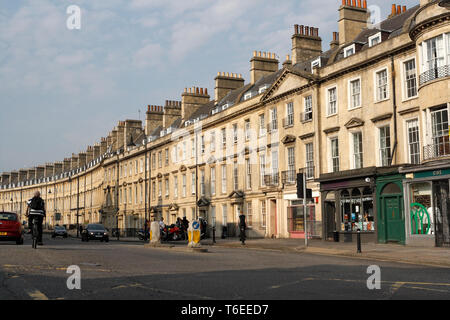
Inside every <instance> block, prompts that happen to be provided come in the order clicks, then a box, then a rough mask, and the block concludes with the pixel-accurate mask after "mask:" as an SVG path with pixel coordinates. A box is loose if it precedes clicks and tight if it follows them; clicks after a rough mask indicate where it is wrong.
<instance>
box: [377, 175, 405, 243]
mask: <svg viewBox="0 0 450 320" xmlns="http://www.w3.org/2000/svg"><path fill="white" fill-rule="evenodd" d="M380 219H381V220H383V222H384V223H383V224H384V228H385V230H384V231H385V239H380V240H384V241H385V242H400V243H404V242H405V217H404V214H403V193H402V189H401V187H400V186H399V185H397V184H396V183H388V184H387V185H386V186H384V188H383V190H382V192H381V217H380ZM380 226H381V224H380Z"/></svg>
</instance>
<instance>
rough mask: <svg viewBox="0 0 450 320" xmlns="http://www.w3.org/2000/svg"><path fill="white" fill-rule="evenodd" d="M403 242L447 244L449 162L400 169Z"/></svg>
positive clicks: (449, 225)
mask: <svg viewBox="0 0 450 320" xmlns="http://www.w3.org/2000/svg"><path fill="white" fill-rule="evenodd" d="M402 172H403V173H404V174H405V179H404V181H403V188H404V193H405V201H404V206H405V209H406V219H405V220H406V221H405V229H406V243H407V244H411V245H429V246H436V247H450V208H449V205H450V194H449V189H450V164H449V163H448V162H447V163H442V162H440V163H434V164H428V165H422V166H421V167H417V168H403V169H402Z"/></svg>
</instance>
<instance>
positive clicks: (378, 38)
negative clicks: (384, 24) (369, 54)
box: [369, 32, 381, 47]
mask: <svg viewBox="0 0 450 320" xmlns="http://www.w3.org/2000/svg"><path fill="white" fill-rule="evenodd" d="M380 42H381V32H378V33H377V34H374V35H373V36H371V37H369V47H373V46H376V45H377V44H379V43H380Z"/></svg>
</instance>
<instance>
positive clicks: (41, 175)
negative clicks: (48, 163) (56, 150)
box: [35, 166, 45, 179]
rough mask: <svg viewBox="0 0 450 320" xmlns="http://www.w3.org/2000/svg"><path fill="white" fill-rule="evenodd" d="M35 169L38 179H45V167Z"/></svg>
mask: <svg viewBox="0 0 450 320" xmlns="http://www.w3.org/2000/svg"><path fill="white" fill-rule="evenodd" d="M35 169H36V179H42V178H44V174H45V167H44V166H38V167H36V168H35Z"/></svg>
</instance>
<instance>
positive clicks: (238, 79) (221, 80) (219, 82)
mask: <svg viewBox="0 0 450 320" xmlns="http://www.w3.org/2000/svg"><path fill="white" fill-rule="evenodd" d="M214 80H215V81H216V87H215V88H214V96H215V101H216V103H217V102H219V101H220V100H222V99H223V98H224V97H225V96H226V95H227V94H228V93H229V92H230V91H233V90H235V89H239V88H242V87H243V86H244V83H245V80H244V79H243V78H242V76H241V75H238V74H236V73H232V74H229V73H228V72H227V73H226V74H225V72H218V73H217V77H216V78H215V79H214Z"/></svg>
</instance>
